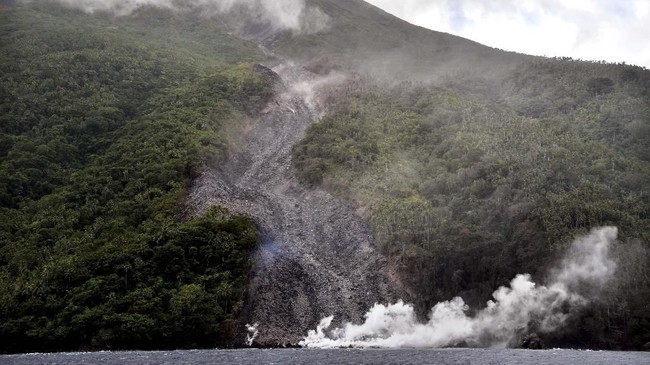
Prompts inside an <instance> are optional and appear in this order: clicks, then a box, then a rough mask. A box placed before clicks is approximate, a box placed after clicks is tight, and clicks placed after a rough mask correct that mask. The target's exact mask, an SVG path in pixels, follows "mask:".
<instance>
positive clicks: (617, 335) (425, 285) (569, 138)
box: [294, 60, 650, 348]
mask: <svg viewBox="0 0 650 365" xmlns="http://www.w3.org/2000/svg"><path fill="white" fill-rule="evenodd" d="M359 84H360V85H363V87H359V88H358V90H357V91H354V92H351V93H350V95H347V96H345V97H344V98H342V99H345V100H346V101H344V102H343V103H342V104H341V105H339V106H337V107H336V108H335V109H334V111H333V112H332V113H330V115H328V116H326V117H325V118H324V119H323V120H322V121H320V122H319V123H317V124H314V125H312V126H311V127H310V128H309V130H308V132H307V136H306V138H305V139H304V140H303V141H302V142H301V143H300V144H298V145H297V146H295V148H294V163H295V165H296V167H297V168H298V170H299V171H300V173H301V175H302V177H303V178H304V179H305V180H306V181H307V182H309V183H311V184H318V185H322V186H324V187H326V188H329V189H330V190H332V191H334V192H337V193H339V194H341V195H346V196H348V197H351V198H353V199H356V200H357V201H358V202H359V203H360V204H361V205H362V206H364V207H366V208H367V209H366V211H367V212H368V213H367V215H368V219H369V221H370V223H371V226H372V228H373V232H374V236H375V239H376V241H377V242H378V243H379V244H380V246H381V247H382V249H383V250H384V252H386V253H387V254H389V255H390V256H391V257H392V261H393V262H395V263H396V265H397V266H398V267H399V269H400V271H401V278H402V280H403V281H404V282H405V283H406V284H407V286H408V287H409V288H410V291H411V292H412V293H417V296H416V297H415V298H413V300H414V301H415V302H416V304H417V305H418V307H419V309H420V311H421V313H423V314H424V313H426V311H428V309H429V308H431V306H432V305H433V304H435V303H436V302H438V301H440V300H447V299H449V298H451V297H453V296H455V295H461V296H463V297H464V298H465V299H466V300H467V301H468V302H470V303H472V304H474V305H475V306H479V305H482V304H483V303H484V302H485V300H487V299H488V298H489V297H490V294H491V292H492V291H493V290H494V289H495V288H497V287H498V286H499V285H505V284H507V283H508V281H509V280H510V279H511V278H512V277H514V275H515V274H516V273H519V272H529V273H531V274H534V275H535V274H536V275H537V277H538V278H540V276H541V275H543V273H544V271H545V267H547V266H548V265H549V264H550V263H551V262H552V261H553V259H554V258H556V257H557V255H558V253H559V251H560V249H561V248H562V247H563V246H564V245H565V244H568V243H569V242H570V241H571V240H572V237H573V236H574V235H576V234H578V233H584V232H586V231H588V230H589V229H590V228H593V227H597V226H601V225H616V226H618V227H619V229H620V236H621V237H620V238H621V241H622V242H623V243H624V245H623V246H622V247H621V249H620V252H618V253H617V254H618V255H620V257H619V259H620V260H621V262H622V265H621V273H620V274H621V280H620V282H618V283H616V284H617V290H613V289H612V290H611V291H610V292H608V294H607V295H605V296H604V297H603V300H602V303H599V304H598V305H597V306H596V308H595V309H593V311H592V312H590V313H587V314H585V316H584V317H583V318H582V319H581V322H579V323H575V324H574V328H573V331H572V332H571V333H568V334H564V335H563V337H561V338H560V337H558V338H553V339H550V340H552V341H557V342H558V343H561V344H562V345H565V346H566V345H574V346H598V347H617V348H620V347H623V348H641V346H643V344H645V343H646V342H648V341H650V337H648V336H649V335H650V334H648V332H647V328H648V325H649V324H650V312H649V311H648V308H647V305H646V304H645V302H644V298H646V297H647V295H648V294H649V293H650V276H649V274H650V272H649V271H648V268H647V263H648V252H649V251H648V243H649V242H650V215H649V213H650V158H649V156H648V151H650V140H649V139H648V138H650V129H649V126H650V124H648V123H649V122H650V120H649V119H648V116H649V115H650V102H649V101H648V100H649V99H648V95H649V94H650V73H649V72H648V71H647V70H643V69H641V68H639V67H631V66H624V65H605V64H597V63H593V64H587V63H584V62H576V61H572V60H545V61H541V62H540V61H534V62H531V63H527V64H523V65H522V66H521V67H520V68H519V69H517V70H516V71H515V72H513V73H512V74H511V76H509V77H508V78H507V79H505V80H502V84H501V85H502V86H501V89H496V90H495V89H490V90H487V91H485V89H484V88H482V85H480V84H477V85H476V87H474V86H473V85H472V84H471V83H469V82H468V81H467V80H463V82H460V83H453V82H452V83H450V84H448V85H447V86H446V87H445V88H433V87H424V86H421V85H415V84H412V83H403V84H401V85H399V86H397V87H394V88H388V87H372V86H371V85H370V83H369V82H368V81H367V80H366V81H360V82H359ZM495 95H496V97H495ZM495 99H496V100H495ZM629 252H634V254H632V255H630V254H629ZM632 288H633V289H632ZM576 333H579V335H576Z"/></svg>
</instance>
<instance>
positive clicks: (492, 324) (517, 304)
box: [301, 227, 617, 347]
mask: <svg viewBox="0 0 650 365" xmlns="http://www.w3.org/2000/svg"><path fill="white" fill-rule="evenodd" d="M616 236H617V229H616V228H615V227H603V228H598V229H594V230H592V231H591V233H590V234H589V235H587V236H584V237H579V238H577V239H576V240H575V241H574V242H573V244H572V245H571V247H570V248H569V250H568V251H567V253H566V255H565V257H564V259H562V260H561V261H560V262H559V264H558V266H557V267H556V268H555V269H553V270H551V273H550V278H551V279H550V280H549V283H548V285H547V286H543V285H539V286H538V285H536V284H535V283H534V282H532V281H531V277H530V275H528V274H524V275H521V274H520V275H517V276H516V277H515V278H514V279H513V280H512V281H511V282H510V286H509V287H501V288H499V289H497V290H496V291H495V292H494V294H493V297H494V300H490V301H488V303H487V306H486V308H484V309H483V310H481V311H480V312H478V314H477V315H475V316H473V317H470V316H468V315H467V314H466V311H467V310H468V309H469V308H468V306H467V305H466V304H465V303H464V302H463V299H462V298H460V297H456V298H454V299H452V300H450V301H446V302H441V303H438V304H436V305H435V306H434V307H433V308H432V310H431V313H430V317H429V318H430V319H429V321H428V322H426V323H420V322H418V320H417V318H416V315H415V311H414V309H413V306H412V305H409V304H404V303H403V302H401V301H400V302H397V303H396V304H391V305H388V306H385V305H381V304H375V305H374V306H373V307H372V308H371V309H370V311H369V312H368V313H366V315H365V322H364V323H362V324H360V325H357V324H352V323H346V324H345V325H344V326H343V327H341V328H336V329H330V326H331V323H332V320H333V316H330V317H327V318H324V319H323V320H321V322H320V324H319V325H318V327H317V328H316V330H312V331H309V333H308V335H307V337H305V339H304V340H303V341H302V342H301V345H302V346H306V347H341V346H345V347H347V346H354V347H371V346H372V347H444V346H453V345H458V344H466V345H467V346H508V345H512V344H514V343H515V340H516V339H517V337H518V336H520V335H522V334H525V333H527V332H528V331H530V330H532V329H534V330H538V331H541V332H550V331H553V330H556V329H558V328H559V327H561V326H562V325H563V324H564V323H565V321H566V319H567V318H568V317H569V316H570V315H571V313H572V311H573V310H575V309H577V308H580V307H583V306H584V305H586V304H587V303H588V302H589V299H588V297H589V293H590V292H593V290H594V288H598V287H599V286H602V285H603V284H605V283H606V282H607V281H608V280H609V279H610V278H611V277H612V275H613V273H614V271H615V269H616V264H615V262H614V261H613V260H612V259H611V258H610V257H609V249H610V245H611V244H612V243H613V242H614V241H615V240H616Z"/></svg>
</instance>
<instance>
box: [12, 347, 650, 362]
mask: <svg viewBox="0 0 650 365" xmlns="http://www.w3.org/2000/svg"><path fill="white" fill-rule="evenodd" d="M0 364H2V365H76V364H84V365H85V364H88V365H94V364H97V365H184V364H187V365H208V364H209V365H215V364H242V365H246V364H251V365H266V364H288V365H291V364H296V365H302V364H304V365H320V364H381V365H384V364H385V365H399V364H439V365H452V364H453V365H472V364H477V365H478V364H481V365H490V364H495V365H497V364H498V365H510V364H512V365H519V364H539V365H542V364H543V365H552V364H589V365H598V364H602V365H605V364H607V365H610V364H630V365H632V364H633V365H643V364H650V353H646V352H617V351H581V350H562V349H555V350H513V349H429V350H424V349H332V350H317V349H313V350H312V349H286V350H284V349H282V350H281V349H270V350H258V349H250V350H195V351H157V352H144V351H143V352H140V351H137V352H88V353H53V354H21V355H3V356H0Z"/></svg>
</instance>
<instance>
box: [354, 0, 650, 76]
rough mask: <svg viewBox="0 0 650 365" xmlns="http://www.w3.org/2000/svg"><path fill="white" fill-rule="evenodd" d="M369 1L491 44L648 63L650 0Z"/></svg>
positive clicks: (548, 53)
mask: <svg viewBox="0 0 650 365" xmlns="http://www.w3.org/2000/svg"><path fill="white" fill-rule="evenodd" d="M366 1H367V2H369V3H371V4H373V5H376V6H378V7H380V8H382V9H384V10H385V11H387V12H389V13H391V14H393V15H396V16H398V17H400V18H402V19H404V20H407V21H409V22H411V23H413V24H417V25H420V26H423V27H425V28H429V29H433V30H437V31H442V32H447V33H451V34H456V35H459V36H461V37H465V38H469V39H471V40H474V41H477V42H479V43H482V44H485V45H488V46H491V47H496V48H501V49H505V50H509V51H516V52H521V53H527V54H534V55H542V56H569V57H573V58H579V59H583V60H606V61H609V62H625V63H628V64H635V65H640V66H644V67H646V68H650V0H488V1H484V0H366Z"/></svg>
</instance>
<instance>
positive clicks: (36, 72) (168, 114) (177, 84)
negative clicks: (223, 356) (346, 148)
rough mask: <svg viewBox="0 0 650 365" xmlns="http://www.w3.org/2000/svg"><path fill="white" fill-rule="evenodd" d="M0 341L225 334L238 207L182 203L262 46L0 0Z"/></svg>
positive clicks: (120, 343) (242, 115)
mask: <svg viewBox="0 0 650 365" xmlns="http://www.w3.org/2000/svg"><path fill="white" fill-rule="evenodd" d="M0 24H2V25H1V26H0V27H1V31H0V36H1V39H0V44H1V48H2V52H1V54H2V55H1V56H0V69H1V71H0V74H1V75H2V76H1V77H2V78H1V82H0V85H1V88H0V94H1V100H2V104H1V106H0V110H1V112H0V115H1V116H0V140H1V141H2V143H1V146H2V150H1V151H0V158H1V160H0V222H1V223H0V225H1V229H0V344H1V345H0V352H24V351H54V350H78V349H105V348H169V347H172V348H175V347H197V346H199V347H203V346H214V344H216V343H220V344H229V341H230V337H232V333H233V331H234V321H235V320H236V318H237V315H238V312H239V309H240V308H241V306H242V301H243V299H244V292H245V290H246V288H247V282H248V277H249V269H250V264H249V263H248V261H247V260H248V257H249V255H250V253H251V252H252V251H253V250H254V249H255V247H256V245H257V231H256V229H255V227H254V226H253V223H252V222H251V220H250V219H249V218H247V217H244V216H238V215H232V214H229V213H227V212H225V211H222V210H219V209H215V210H212V211H210V212H206V214H205V215H204V216H201V217H196V218H194V219H190V220H183V219H181V218H182V215H183V211H184V210H185V208H184V207H183V206H182V205H181V204H180V203H181V202H182V201H183V199H184V196H185V195H186V192H187V188H188V185H189V183H190V181H191V179H192V178H193V177H194V176H196V175H197V174H198V172H199V170H200V169H201V168H202V165H203V164H204V163H205V161H206V160H210V161H223V159H224V156H225V154H226V151H227V148H226V146H227V145H228V139H229V138H228V137H227V135H228V133H229V130H237V128H238V127H237V125H238V124H239V123H241V122H242V121H243V120H245V119H246V118H247V114H249V113H250V114H253V113H256V112H257V110H259V108H260V107H261V105H263V104H264V103H265V101H266V100H267V99H268V97H269V93H270V81H268V80H266V79H262V78H260V77H259V76H257V75H255V74H253V73H252V71H251V66H252V64H248V65H247V64H241V65H237V64H235V63H234V62H233V61H232V60H233V59H234V60H236V61H237V62H238V63H239V62H246V61H250V60H253V59H260V58H263V56H262V55H261V54H260V53H259V51H257V49H256V48H255V47H254V46H252V45H250V44H248V43H246V42H242V41H239V40H237V39H234V38H232V37H227V36H225V35H224V36H221V37H213V38H211V43H209V44H198V43H197V42H187V41H186V40H185V38H184V36H185V35H184V34H183V33H181V32H179V33H176V34H175V35H170V36H169V37H164V38H161V37H158V36H156V35H155V34H147V33H146V32H145V31H144V28H141V27H138V26H137V25H131V26H128V25H117V24H114V23H112V22H111V21H109V20H108V19H106V18H103V17H88V16H85V15H83V14H82V13H80V12H78V11H72V10H67V9H62V8H60V7H55V6H51V5H47V4H45V5H36V4H35V5H34V6H30V7H16V8H0Z"/></svg>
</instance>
